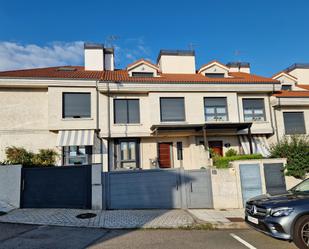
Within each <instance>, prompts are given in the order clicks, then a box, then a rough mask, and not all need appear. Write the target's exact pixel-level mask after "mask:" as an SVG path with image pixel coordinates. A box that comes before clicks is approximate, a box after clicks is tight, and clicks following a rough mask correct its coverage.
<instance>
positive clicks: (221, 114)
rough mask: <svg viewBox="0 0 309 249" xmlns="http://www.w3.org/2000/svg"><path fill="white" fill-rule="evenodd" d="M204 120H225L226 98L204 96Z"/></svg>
mask: <svg viewBox="0 0 309 249" xmlns="http://www.w3.org/2000/svg"><path fill="white" fill-rule="evenodd" d="M204 108H205V120H206V121H227V120H228V114H227V113H228V112H227V105H226V98H212V97H211V98H208V97H207V98H204Z"/></svg>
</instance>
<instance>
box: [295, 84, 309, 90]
mask: <svg viewBox="0 0 309 249" xmlns="http://www.w3.org/2000/svg"><path fill="white" fill-rule="evenodd" d="M296 86H297V87H300V88H303V89H306V90H309V85H298V84H297V85H296Z"/></svg>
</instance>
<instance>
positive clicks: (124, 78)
mask: <svg viewBox="0 0 309 249" xmlns="http://www.w3.org/2000/svg"><path fill="white" fill-rule="evenodd" d="M59 69H60V70H59ZM229 76H230V77H229V78H208V77H206V76H204V75H201V74H198V73H196V74H163V73H160V74H159V77H147V78H144V77H129V74H128V71H127V70H115V71H85V69H84V67H82V66H63V67H48V68H35V69H24V70H15V71H5V72H0V78H1V77H3V78H54V79H94V80H102V81H115V82H139V83H279V81H277V80H273V79H270V78H265V77H261V76H257V75H253V74H247V73H242V72H233V73H229Z"/></svg>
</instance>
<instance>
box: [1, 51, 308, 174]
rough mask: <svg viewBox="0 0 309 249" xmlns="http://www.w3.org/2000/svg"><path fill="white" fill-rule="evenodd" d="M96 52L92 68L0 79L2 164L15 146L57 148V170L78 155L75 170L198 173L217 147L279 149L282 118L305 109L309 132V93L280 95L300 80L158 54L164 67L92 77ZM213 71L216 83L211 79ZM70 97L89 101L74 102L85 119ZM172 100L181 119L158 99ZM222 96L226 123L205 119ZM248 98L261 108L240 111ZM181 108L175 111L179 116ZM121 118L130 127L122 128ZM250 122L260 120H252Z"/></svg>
mask: <svg viewBox="0 0 309 249" xmlns="http://www.w3.org/2000/svg"><path fill="white" fill-rule="evenodd" d="M99 50H100V51H99V52H98V53H97V54H96V49H93V48H92V49H90V50H87V49H86V50H85V53H86V60H85V67H67V68H63V67H61V68H47V69H33V70H32V71H31V70H28V71H27V70H25V71H26V72H25V71H20V72H19V71H14V72H2V73H1V72H0V106H1V108H0V116H1V117H2V118H1V119H0V137H1V139H0V161H3V160H5V149H6V148H7V147H9V146H18V147H25V148H26V149H28V150H31V151H33V152H37V151H38V150H39V149H45V148H51V149H55V150H56V151H57V152H58V153H59V160H58V164H59V165H66V163H67V162H71V164H72V165H73V164H76V161H75V159H74V157H81V158H82V159H81V160H82V161H78V163H81V162H82V163H100V164H101V165H102V169H103V170H104V171H108V170H121V169H135V168H142V169H151V168H157V167H161V166H162V165H160V164H163V163H162V161H163V159H162V158H165V159H164V160H165V163H166V161H168V163H167V165H165V167H167V168H169V167H171V168H179V167H184V168H185V169H200V168H203V167H208V166H211V163H212V160H211V158H210V152H209V151H210V149H214V150H216V153H220V154H221V155H225V153H226V152H227V151H228V150H229V149H234V150H236V151H237V152H238V153H239V154H244V153H247V154H248V153H254V152H259V150H258V148H253V149H254V150H252V148H250V150H249V147H250V146H249V147H248V146H247V145H248V143H250V140H249V138H250V137H251V140H252V141H253V142H255V143H257V142H256V141H260V142H261V141H262V142H263V143H267V144H272V143H276V142H277V141H278V140H279V139H280V138H282V137H283V136H284V135H285V129H284V127H285V123H284V122H285V121H284V120H283V113H284V112H289V111H290V112H296V111H297V112H303V114H304V120H305V124H304V125H305V131H306V133H307V134H308V132H309V121H308V120H309V102H308V99H309V94H308V96H307V93H304V94H303V93H302V94H303V95H302V97H293V98H292V97H289V96H287V97H284V98H283V97H282V96H281V95H280V94H281V92H280V90H281V85H282V84H283V83H287V82H288V83H291V82H293V84H294V86H295V87H297V86H296V85H297V84H299V82H297V80H296V79H294V78H295V77H297V76H296V75H295V76H292V77H287V78H286V80H285V81H282V82H280V81H278V80H277V79H269V78H264V77H260V76H254V75H251V74H250V73H249V72H250V68H249V67H247V65H246V69H244V70H241V69H240V68H239V70H238V71H237V70H235V69H231V68H229V67H228V66H227V65H223V64H221V63H219V62H211V63H209V64H206V65H204V66H203V67H202V68H201V69H200V70H197V72H196V71H195V57H194V53H188V52H184V54H182V53H181V52H179V51H177V53H172V54H168V53H167V54H164V53H163V54H161V57H159V60H158V62H159V63H158V65H154V64H152V63H150V62H148V61H145V60H139V61H137V62H135V63H133V64H131V65H129V66H128V67H127V68H126V69H122V70H115V71H113V70H101V69H98V70H96V71H94V70H87V68H92V69H93V68H95V66H96V63H97V62H96V61H97V60H99V59H100V58H101V57H102V56H101V55H102V51H103V52H104V51H105V50H102V49H99ZM92 57H93V58H92ZM112 57H113V56H112ZM103 58H104V56H103ZM101 64H102V65H101V66H102V67H103V68H104V62H102V63H101ZM179 65H181V67H180V66H179ZM97 66H100V65H97ZM110 68H112V67H110ZM230 69H231V70H230ZM164 72H168V73H164ZM133 73H141V75H142V76H140V77H135V76H134V74H133ZM143 73H148V74H147V75H143ZM171 73H172V74H171ZM211 73H214V74H216V75H214V76H215V78H210V77H208V76H207V74H211ZM217 77H219V78H217ZM280 77H283V76H280ZM280 77H279V79H281V78H280ZM302 79H303V80H306V77H305V76H304V77H302ZM288 80H290V81H291V82H290V81H288ZM302 83H304V82H302ZM292 92H294V90H293V91H292ZM302 92H306V91H305V90H304V89H303V91H302ZM308 92H309V91H308ZM66 93H68V94H73V95H74V94H80V95H83V94H86V95H87V98H88V97H89V102H87V101H88V100H87V101H86V100H85V99H84V100H83V101H86V102H83V103H86V106H79V103H80V102H78V101H77V102H72V103H75V104H72V105H71V106H70V107H69V108H70V111H71V112H73V113H74V112H76V111H78V109H79V108H80V109H82V110H83V112H84V113H83V115H84V114H85V115H84V116H79V115H77V116H74V115H72V116H70V117H67V116H65V115H64V109H65V108H66V107H65V106H64V105H65V104H64V94H66ZM276 94H279V95H278V96H277V95H276ZM167 98H168V99H178V100H180V102H179V103H182V102H183V112H184V113H183V117H182V118H181V120H175V121H173V120H172V121H171V120H170V121H166V120H163V119H162V108H163V107H162V103H161V99H167ZM218 98H220V99H219V100H221V102H222V103H224V104H223V107H222V106H221V107H220V106H219V107H218V110H216V112H217V111H218V112H219V113H217V114H216V115H220V112H221V114H222V111H223V113H224V119H223V120H217V119H215V120H213V119H211V120H208V119H206V106H207V105H206V104H205V103H207V101H209V99H218ZM250 100H257V101H258V103H260V104H261V105H262V107H260V108H259V109H256V108H255V106H250V107H249V111H248V107H245V106H243V105H244V103H245V102H246V101H247V102H248V101H249V102H250ZM117 101H118V102H117ZM116 102H117V103H120V105H121V106H120V107H118V108H121V110H119V109H117V108H116ZM131 104H132V106H135V107H134V108H135V109H134V108H133V107H130V105H131ZM74 105H76V106H74ZM178 107H179V106H178ZM178 107H177V105H175V106H173V108H176V109H175V112H176V111H178V112H179V108H178ZM130 108H133V109H130ZM214 108H217V107H214ZM220 108H221V109H220ZM246 108H247V109H246ZM250 108H251V109H250ZM255 109H256V110H255ZM120 111H121V112H120ZM208 111H209V110H208ZM208 111H207V112H208ZM131 112H132V113H131ZM254 112H256V114H254ZM117 113H118V114H117ZM119 113H120V114H121V115H122V116H121V119H123V117H126V118H127V120H126V121H123V120H122V121H121V122H118V121H117V120H116V119H117V117H116V116H117V115H118V116H119V115H120V114H119ZM248 113H249V114H248ZM170 114H174V113H170ZM129 115H133V116H134V120H133V121H132V120H129ZM246 115H247V116H248V115H249V116H250V115H252V116H253V115H260V117H262V118H260V119H252V120H251V119H249V121H248V119H245V116H246ZM87 134H88V135H87ZM89 134H91V135H89ZM89 136H91V137H89ZM260 138H262V140H258V139H260ZM252 141H251V144H252V143H253V142H252ZM246 146H247V147H246ZM255 146H257V145H255ZM251 150H252V151H251ZM124 165H125V166H124Z"/></svg>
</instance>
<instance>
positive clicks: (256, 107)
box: [242, 99, 265, 121]
mask: <svg viewBox="0 0 309 249" xmlns="http://www.w3.org/2000/svg"><path fill="white" fill-rule="evenodd" d="M242 103H243V109H244V119H245V121H264V120H265V111H264V99H243V101H242Z"/></svg>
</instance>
